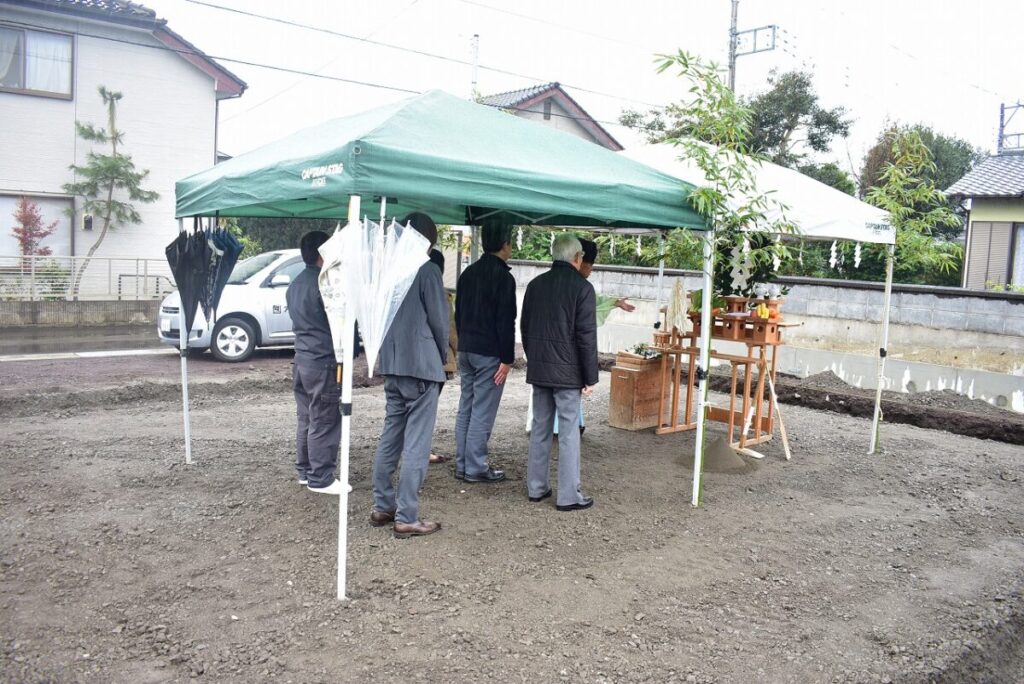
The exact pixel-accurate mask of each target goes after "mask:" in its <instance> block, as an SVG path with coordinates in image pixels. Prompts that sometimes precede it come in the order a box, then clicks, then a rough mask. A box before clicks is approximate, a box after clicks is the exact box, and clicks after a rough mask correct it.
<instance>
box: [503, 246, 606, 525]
mask: <svg viewBox="0 0 1024 684" xmlns="http://www.w3.org/2000/svg"><path fill="white" fill-rule="evenodd" d="M551 257H552V259H553V263H552V264H551V270H550V271H548V272H547V273H544V274H543V275H540V276H538V277H536V278H534V279H533V280H531V281H530V284H529V285H528V286H527V288H526V295H525V296H524V298H523V315H522V316H521V317H520V322H519V326H520V331H521V332H522V338H523V350H524V351H525V352H526V382H528V383H529V384H531V385H533V425H532V426H531V428H530V456H529V462H528V464H527V470H526V492H527V496H529V498H530V501H534V502H538V501H542V500H543V499H546V498H548V497H549V496H551V487H550V486H549V482H550V472H549V470H550V462H551V437H552V435H551V429H552V427H553V424H554V420H555V414H556V412H557V414H558V419H559V421H560V422H561V424H562V425H576V421H577V419H578V415H579V410H580V395H581V393H582V395H583V396H589V395H590V393H591V392H592V391H593V387H594V385H596V384H597V310H596V305H595V298H594V287H593V286H592V285H591V284H590V283H588V282H587V280H586V278H584V277H583V276H582V275H580V272H579V269H580V266H582V264H583V246H582V245H581V244H580V241H579V240H578V239H577V238H576V236H575V235H573V234H572V233H559V234H558V235H557V236H555V240H554V243H553V244H552V245H551ZM593 504H594V500H593V499H592V498H591V497H589V496H584V495H583V492H582V491H580V433H579V431H578V430H571V429H570V430H562V431H560V432H559V434H558V498H557V499H556V508H557V509H558V510H560V511H576V510H581V509H584V508H590V507H591V506H592V505H593Z"/></svg>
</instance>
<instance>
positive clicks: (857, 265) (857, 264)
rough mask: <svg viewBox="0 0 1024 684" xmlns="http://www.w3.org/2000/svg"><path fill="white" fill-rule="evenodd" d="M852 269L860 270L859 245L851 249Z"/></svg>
mask: <svg viewBox="0 0 1024 684" xmlns="http://www.w3.org/2000/svg"><path fill="white" fill-rule="evenodd" d="M853 267H854V268H860V243H859V242H858V243H857V244H856V245H854V247H853Z"/></svg>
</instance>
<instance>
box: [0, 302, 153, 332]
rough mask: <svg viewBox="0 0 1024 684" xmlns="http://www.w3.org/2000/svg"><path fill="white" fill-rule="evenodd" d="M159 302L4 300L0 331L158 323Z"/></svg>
mask: <svg viewBox="0 0 1024 684" xmlns="http://www.w3.org/2000/svg"><path fill="white" fill-rule="evenodd" d="M159 308H160V302H159V301H158V300H155V299H153V300H138V301H136V300H131V301H127V300H126V301H78V302H68V301H54V302H39V301H36V302H29V301H0V328H6V327H19V326H28V325H41V326H48V325H53V326H71V325H111V324H120V325H123V324H135V323H154V324H155V323H156V319H157V312H158V311H159Z"/></svg>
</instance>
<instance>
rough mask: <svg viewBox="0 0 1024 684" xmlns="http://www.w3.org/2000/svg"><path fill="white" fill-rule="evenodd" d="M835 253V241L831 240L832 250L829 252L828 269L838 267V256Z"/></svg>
mask: <svg viewBox="0 0 1024 684" xmlns="http://www.w3.org/2000/svg"><path fill="white" fill-rule="evenodd" d="M836 252H837V249H836V241H835V240H833V241H832V249H831V250H830V251H829V257H828V267H829V268H831V269H834V268H835V267H836V266H837V265H839V256H838V254H837V253H836Z"/></svg>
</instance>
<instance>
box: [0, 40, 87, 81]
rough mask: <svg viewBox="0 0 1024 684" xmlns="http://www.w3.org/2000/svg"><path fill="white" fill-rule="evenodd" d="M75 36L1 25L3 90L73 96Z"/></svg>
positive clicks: (0, 75)
mask: <svg viewBox="0 0 1024 684" xmlns="http://www.w3.org/2000/svg"><path fill="white" fill-rule="evenodd" d="M71 73H72V44H71V36H68V35H64V34H61V33H47V32H45V31H27V30H24V29H18V28H14V27H11V26H0V90H3V91H7V92H22V93H26V94H29V95H44V96H54V97H71Z"/></svg>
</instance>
